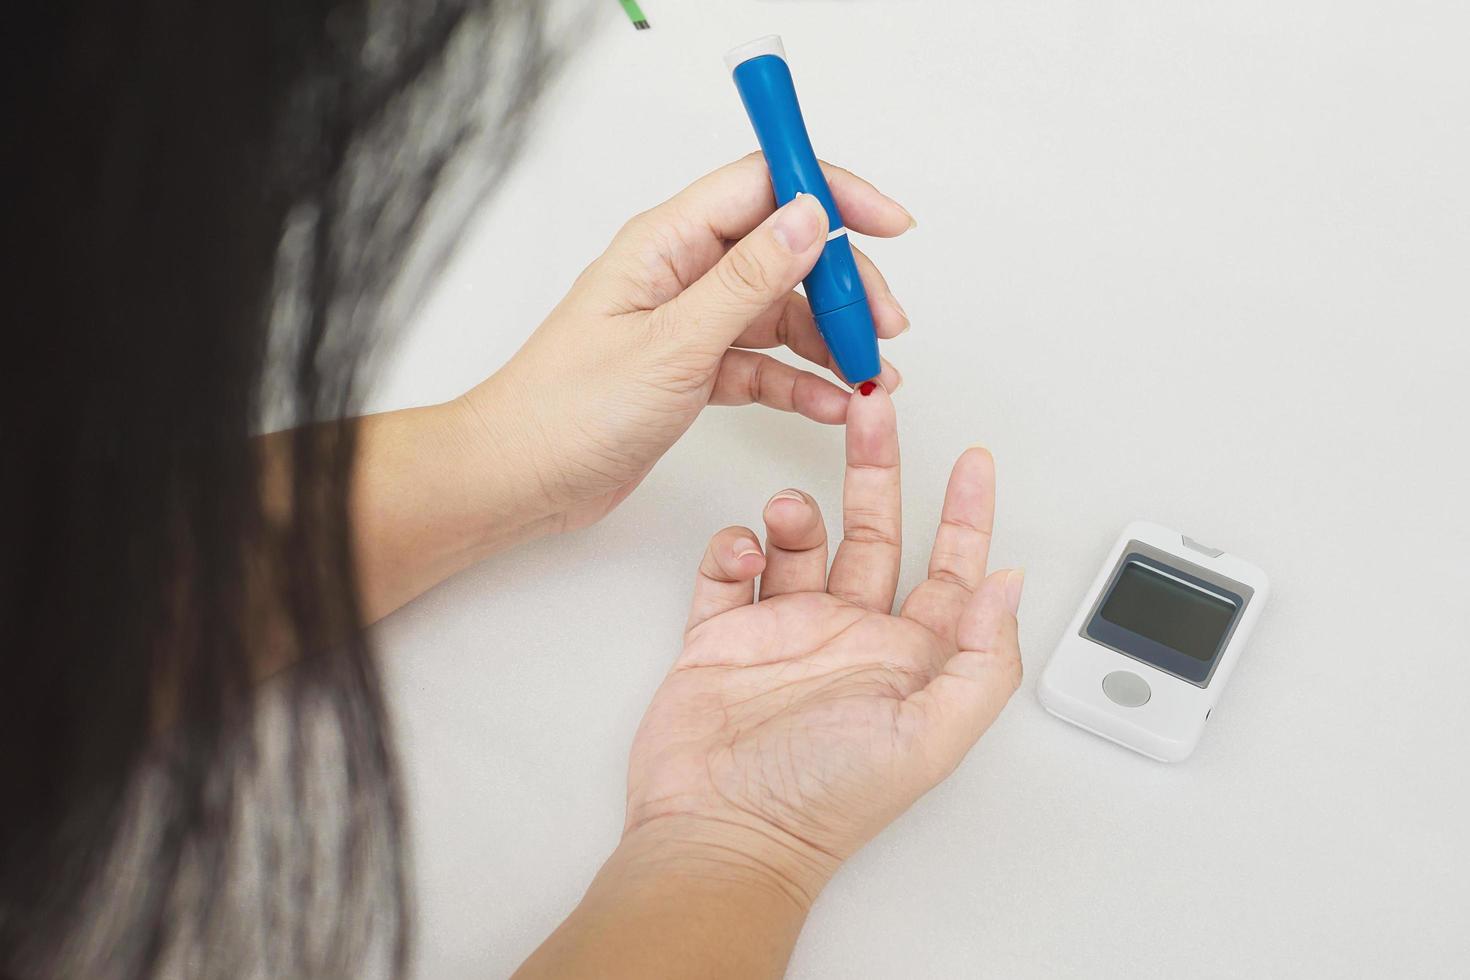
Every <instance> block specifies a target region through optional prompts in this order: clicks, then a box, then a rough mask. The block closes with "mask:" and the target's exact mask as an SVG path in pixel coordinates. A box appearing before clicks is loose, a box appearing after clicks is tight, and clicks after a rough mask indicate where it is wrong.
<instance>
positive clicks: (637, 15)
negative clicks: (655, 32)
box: [618, 0, 648, 31]
mask: <svg viewBox="0 0 1470 980" xmlns="http://www.w3.org/2000/svg"><path fill="white" fill-rule="evenodd" d="M618 2H619V3H621V4H622V5H623V12H624V13H626V14H627V15H628V19H629V20H631V21H632V22H633V26H634V27H636V28H638V29H639V30H640V31H646V30H648V18H647V17H644V16H643V8H642V7H640V6H638V0H618Z"/></svg>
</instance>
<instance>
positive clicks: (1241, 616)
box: [1037, 521, 1268, 762]
mask: <svg viewBox="0 0 1470 980" xmlns="http://www.w3.org/2000/svg"><path fill="white" fill-rule="evenodd" d="M1130 564H1140V565H1141V566H1142V567H1144V568H1146V569H1147V570H1148V571H1147V573H1148V574H1150V575H1161V576H1163V577H1164V578H1166V579H1172V580H1173V581H1174V582H1176V583H1178V585H1177V586H1170V587H1171V588H1179V589H1184V588H1194V589H1197V590H1199V591H1200V592H1201V593H1205V594H1209V593H1215V595H1216V597H1217V598H1218V597H1222V596H1223V597H1225V599H1227V600H1228V601H1231V602H1233V603H1234V604H1235V605H1236V609H1235V611H1234V613H1233V618H1232V619H1231V621H1230V623H1229V625H1228V628H1226V629H1225V631H1224V638H1223V640H1221V641H1220V643H1219V645H1218V646H1216V648H1215V654H1214V656H1213V658H1212V660H1210V661H1208V662H1203V661H1200V660H1199V658H1198V654H1196V655H1195V656H1194V657H1192V658H1191V657H1185V656H1184V655H1183V654H1179V653H1177V651H1173V650H1170V649H1168V648H1167V647H1165V646H1163V645H1160V644H1155V643H1153V641H1151V640H1149V639H1147V638H1146V637H1138V636H1136V635H1135V634H1133V633H1131V632H1129V631H1127V630H1120V629H1119V628H1118V627H1116V626H1115V625H1114V624H1113V623H1110V622H1106V621H1104V620H1103V619H1102V618H1101V616H1100V614H1101V612H1102V608H1103V606H1104V605H1105V604H1106V601H1107V599H1108V598H1109V595H1110V594H1111V593H1112V591H1113V590H1114V589H1115V588H1116V587H1117V584H1118V582H1119V577H1120V576H1121V575H1122V574H1123V571H1124V569H1125V568H1127V567H1128V566H1129V565H1130ZM1267 588H1268V582H1267V579H1266V574H1265V573H1264V572H1262V571H1261V570H1260V569H1259V568H1257V567H1256V566H1255V565H1252V564H1250V563H1249V562H1246V561H1242V560H1241V559H1239V558H1237V557H1235V556H1234V555H1229V554H1226V553H1224V552H1223V551H1220V550H1219V549H1216V548H1211V547H1208V546H1205V545H1201V544H1199V543H1198V542H1195V541H1193V540H1191V539H1190V538H1187V537H1185V536H1184V535H1182V534H1180V533H1179V532H1178V531H1171V530H1169V529H1168V528H1166V527H1162V526H1160V525H1158V524H1150V523H1147V522H1144V521H1136V522H1134V523H1132V524H1129V525H1128V526H1127V527H1126V528H1124V529H1123V533H1122V535H1121V536H1120V537H1119V538H1118V540H1117V543H1115V544H1114V545H1113V547H1112V550H1110V551H1109V552H1108V557H1107V560H1106V561H1105V562H1103V566H1102V570H1101V571H1099V572H1098V574H1097V578H1096V579H1094V580H1093V583H1092V586H1091V588H1089V589H1088V591H1087V597H1086V598H1085V599H1084V600H1083V601H1082V604H1081V606H1080V607H1079V608H1078V610H1077V614H1076V615H1075V616H1074V617H1073V618H1072V621H1071V622H1070V623H1069V624H1068V625H1067V630H1066V632H1065V633H1064V634H1063V635H1062V639H1061V641H1060V642H1059V643H1058V644H1057V648H1056V651H1055V652H1054V653H1053V654H1052V657H1051V660H1050V661H1049V662H1048V663H1047V665H1046V667H1045V669H1044V670H1043V672H1042V675H1041V682H1040V684H1039V685H1038V687H1037V695H1038V697H1039V698H1040V699H1041V704H1042V706H1043V707H1045V708H1046V710H1047V711H1050V712H1051V713H1052V714H1054V715H1056V716H1057V717H1059V718H1062V719H1064V720H1065V721H1069V722H1071V723H1072V724H1074V725H1077V726H1078V727H1080V728H1084V729H1086V730H1087V731H1090V732H1092V733H1094V734H1096V735H1100V736H1102V737H1103V738H1105V739H1108V740H1109V741H1112V742H1116V743H1118V744H1119V745H1123V746H1126V747H1127V748H1130V749H1133V750H1134V751H1136V752H1141V753H1142V754H1144V755H1146V756H1148V757H1149V758H1151V759H1157V760H1159V761H1161V762H1177V761H1180V760H1182V759H1184V758H1186V757H1188V756H1189V754H1190V753H1191V752H1193V751H1194V748H1195V746H1196V745H1197V744H1198V743H1199V738H1200V735H1201V734H1202V733H1203V731H1204V727H1205V719H1206V718H1207V717H1208V716H1209V713H1210V709H1211V708H1213V707H1214V706H1215V704H1216V702H1217V701H1218V700H1219V698H1220V693H1221V691H1222V690H1223V689H1224V687H1225V682H1226V681H1227V680H1229V679H1230V672H1231V671H1232V670H1233V669H1234V667H1235V663H1236V661H1237V660H1239V659H1240V653H1241V650H1242V649H1243V648H1244V647H1245V645H1246V642H1247V641H1248V640H1249V639H1250V634H1251V630H1252V628H1253V627H1254V626H1255V623H1256V620H1257V619H1258V618H1259V617H1260V614H1261V609H1262V607H1264V605H1265V602H1266V592H1267ZM1202 601H1210V600H1208V599H1206V600H1202ZM1221 608H1223V607H1221ZM1099 634H1101V638H1099ZM1129 650H1131V651H1132V652H1131V653H1130V652H1125V651H1129ZM1180 658H1183V659H1180ZM1151 660H1152V661H1154V662H1150V661H1151ZM1160 662H1162V663H1163V664H1164V666H1163V667H1161V666H1160ZM1171 665H1172V666H1173V667H1174V668H1175V669H1174V670H1170V669H1167V667H1169V666H1171ZM1181 674H1189V675H1193V679H1185V677H1184V676H1181ZM1140 682H1141V683H1140Z"/></svg>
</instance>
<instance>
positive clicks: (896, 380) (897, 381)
mask: <svg viewBox="0 0 1470 980" xmlns="http://www.w3.org/2000/svg"><path fill="white" fill-rule="evenodd" d="M888 366H889V367H890V368H893V387H892V388H889V389H888V393H889V394H890V395H896V394H898V389H900V388H902V387H903V373H902V372H900V371H899V370H898V368H896V367H893V365H892V364H890V365H888Z"/></svg>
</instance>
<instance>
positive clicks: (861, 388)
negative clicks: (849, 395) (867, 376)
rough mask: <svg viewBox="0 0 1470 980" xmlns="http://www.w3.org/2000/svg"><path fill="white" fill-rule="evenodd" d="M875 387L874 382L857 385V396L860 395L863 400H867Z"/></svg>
mask: <svg viewBox="0 0 1470 980" xmlns="http://www.w3.org/2000/svg"><path fill="white" fill-rule="evenodd" d="M877 387H878V382H876V381H864V382H863V383H862V384H860V385H858V394H860V395H862V396H863V397H864V398H867V397H868V396H869V395H871V394H872V393H873V391H874V389H876V388H877Z"/></svg>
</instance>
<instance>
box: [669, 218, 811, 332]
mask: <svg viewBox="0 0 1470 980" xmlns="http://www.w3.org/2000/svg"><path fill="white" fill-rule="evenodd" d="M826 243H827V211H826V209H825V208H823V207H822V204H821V202H820V201H818V200H817V199H816V198H815V197H813V196H812V195H811V194H798V195H796V197H794V198H792V199H791V200H790V201H788V202H787V203H786V204H785V205H784V206H782V207H780V208H778V209H777V210H776V212H775V213H774V214H772V215H771V216H770V217H768V218H767V219H766V220H765V221H762V222H761V223H760V225H758V226H757V227H756V229H755V230H754V231H752V232H751V233H750V234H748V235H746V236H745V237H744V238H742V239H741V240H740V241H738V242H736V243H735V246H734V247H733V248H731V249H730V251H728V252H726V253H725V257H724V258H722V259H720V261H719V262H718V263H716V264H715V266H714V268H712V269H710V270H709V271H708V272H706V273H705V274H704V275H703V276H701V277H700V278H699V279H697V280H695V282H694V284H693V285H691V286H690V287H689V288H688V289H686V290H684V291H683V292H682V293H680V294H679V295H678V296H676V297H674V298H673V299H672V300H670V301H669V302H668V303H666V304H665V305H664V307H663V309H662V310H661V315H664V316H667V317H669V319H670V324H669V325H670V326H672V327H673V328H674V329H673V330H672V331H671V333H672V334H673V335H674V336H676V337H684V338H687V339H688V340H689V341H692V342H696V343H707V344H709V346H710V347H711V348H712V349H713V350H716V351H718V352H720V353H723V352H724V350H725V348H727V347H729V346H730V344H731V343H732V342H733V341H734V340H735V338H736V337H739V336H740V334H741V333H742V332H744V330H745V328H746V327H748V326H750V324H751V321H753V320H754V319H755V318H756V317H758V316H760V315H761V314H762V313H764V312H765V311H766V310H768V309H770V307H771V306H772V305H773V304H774V303H775V302H776V301H777V300H779V299H782V298H784V297H785V296H786V294H787V293H789V292H791V290H792V288H793V287H794V286H795V285H796V284H797V283H798V282H800V281H801V280H802V277H804V276H805V275H806V274H807V273H808V272H810V271H811V269H812V266H813V265H814V264H816V261H817V256H819V255H820V254H821V253H822V249H823V247H825V245H826Z"/></svg>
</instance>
